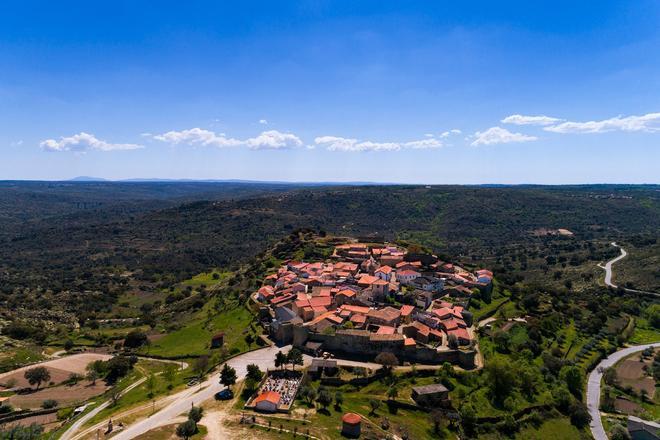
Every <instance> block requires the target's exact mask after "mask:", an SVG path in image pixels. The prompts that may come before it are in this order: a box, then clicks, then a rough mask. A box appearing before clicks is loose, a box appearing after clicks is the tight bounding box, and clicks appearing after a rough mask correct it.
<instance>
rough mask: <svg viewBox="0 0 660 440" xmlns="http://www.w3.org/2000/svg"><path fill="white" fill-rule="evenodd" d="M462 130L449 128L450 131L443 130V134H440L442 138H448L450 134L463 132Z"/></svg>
mask: <svg viewBox="0 0 660 440" xmlns="http://www.w3.org/2000/svg"><path fill="white" fill-rule="evenodd" d="M461 133H462V132H461V130H459V129H457V128H454V129H453V130H448V131H443V132H442V134H440V137H441V138H448V137H449V136H451V135H453V134H461Z"/></svg>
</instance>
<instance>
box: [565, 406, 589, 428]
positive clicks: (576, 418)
mask: <svg viewBox="0 0 660 440" xmlns="http://www.w3.org/2000/svg"><path fill="white" fill-rule="evenodd" d="M569 411H570V413H571V423H572V424H573V425H575V426H576V427H578V428H580V429H582V428H584V427H585V426H587V425H588V424H589V422H590V421H591V416H590V415H589V411H588V410H587V407H586V406H585V405H584V403H582V402H580V401H578V400H576V401H574V402H573V403H572V404H571V406H570V408H569Z"/></svg>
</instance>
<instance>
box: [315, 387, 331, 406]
mask: <svg viewBox="0 0 660 440" xmlns="http://www.w3.org/2000/svg"><path fill="white" fill-rule="evenodd" d="M317 400H318V402H319V404H320V405H321V407H322V408H323V409H327V408H328V407H329V406H330V405H331V404H332V394H330V391H328V389H327V388H325V387H321V388H319V396H318V398H317Z"/></svg>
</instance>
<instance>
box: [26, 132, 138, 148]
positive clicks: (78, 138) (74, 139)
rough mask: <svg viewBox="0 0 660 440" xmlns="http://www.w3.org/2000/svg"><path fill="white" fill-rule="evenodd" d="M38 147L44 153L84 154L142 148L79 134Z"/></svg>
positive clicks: (47, 141)
mask: <svg viewBox="0 0 660 440" xmlns="http://www.w3.org/2000/svg"><path fill="white" fill-rule="evenodd" d="M39 146H40V147H41V148H43V149H44V150H46V151H77V152H84V151H88V150H98V151H114V150H135V149H138V148H143V146H142V145H138V144H112V143H109V142H106V141H103V140H100V139H97V138H96V137H95V136H94V135H93V134H89V133H85V132H80V133H78V134H74V135H73V136H69V137H61V138H60V140H59V141H57V140H55V139H46V140H45V141H42V142H41V143H40V144H39Z"/></svg>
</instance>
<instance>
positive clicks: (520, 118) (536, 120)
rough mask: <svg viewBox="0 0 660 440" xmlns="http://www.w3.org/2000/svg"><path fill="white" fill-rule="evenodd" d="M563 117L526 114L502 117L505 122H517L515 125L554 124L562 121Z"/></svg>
mask: <svg viewBox="0 0 660 440" xmlns="http://www.w3.org/2000/svg"><path fill="white" fill-rule="evenodd" d="M561 121H563V119H559V118H552V117H550V116H544V115H539V116H524V115H511V116H507V117H506V118H504V119H502V121H501V122H502V123H504V124H515V125H552V124H556V123H557V122H561Z"/></svg>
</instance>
